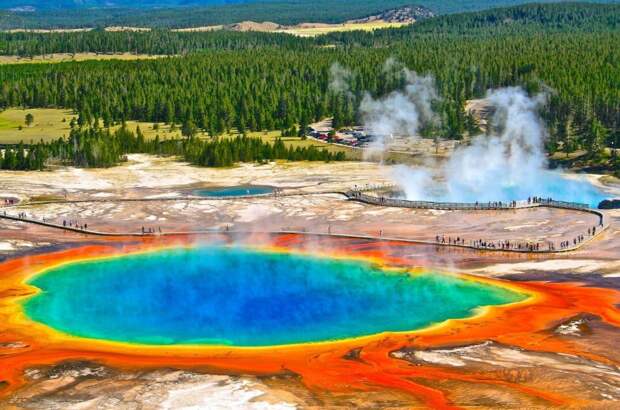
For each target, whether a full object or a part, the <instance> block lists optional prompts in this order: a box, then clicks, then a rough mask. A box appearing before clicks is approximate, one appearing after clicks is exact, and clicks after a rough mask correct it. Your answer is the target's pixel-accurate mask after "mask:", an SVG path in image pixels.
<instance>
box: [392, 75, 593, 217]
mask: <svg viewBox="0 0 620 410" xmlns="http://www.w3.org/2000/svg"><path fill="white" fill-rule="evenodd" d="M486 99H487V101H488V102H489V103H490V104H491V105H492V106H493V108H494V110H495V113H494V115H493V118H492V119H491V122H490V127H489V130H488V134H487V135H478V136H476V137H474V138H473V139H472V141H471V143H470V144H469V145H466V146H461V147H459V148H457V149H456V150H455V151H454V153H453V154H452V156H451V157H450V158H449V159H448V160H447V162H445V163H443V164H442V165H441V166H439V167H434V169H435V171H434V172H431V171H429V170H428V169H412V168H409V167H406V166H404V165H400V166H398V167H397V168H396V170H395V172H394V179H395V180H396V181H397V183H398V185H400V186H401V188H402V189H403V191H404V192H405V196H406V197H407V198H408V199H418V200H420V199H421V200H432V201H451V202H476V201H479V202H487V201H512V200H522V199H526V198H528V197H530V196H541V197H552V198H555V199H560V200H567V201H575V202H587V203H589V204H591V205H596V204H597V203H598V201H600V200H601V199H602V197H603V195H602V194H601V193H600V192H599V191H598V190H597V189H596V188H594V187H593V186H592V185H590V184H589V183H587V182H586V181H578V180H568V179H566V178H564V177H563V176H562V175H561V173H559V172H553V171H549V170H548V169H547V159H546V156H545V150H544V143H545V139H546V138H547V135H548V133H547V130H546V128H545V126H544V124H543V122H542V120H541V118H540V116H539V114H538V112H539V110H540V108H541V106H542V104H544V102H545V100H546V96H545V94H538V95H536V96H533V97H530V96H528V95H527V93H526V92H525V91H524V90H523V89H521V88H519V87H508V88H500V89H497V90H491V91H489V92H488V93H487V96H486Z"/></svg>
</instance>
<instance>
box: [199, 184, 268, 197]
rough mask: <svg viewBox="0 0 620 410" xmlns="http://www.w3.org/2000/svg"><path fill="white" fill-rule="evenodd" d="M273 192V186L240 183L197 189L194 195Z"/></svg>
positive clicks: (227, 195)
mask: <svg viewBox="0 0 620 410" xmlns="http://www.w3.org/2000/svg"><path fill="white" fill-rule="evenodd" d="M271 193H273V188H272V187H269V186H260V185H240V186H231V187H224V188H205V189H197V190H195V191H194V195H198V196H207V197H229V196H242V195H265V194H271Z"/></svg>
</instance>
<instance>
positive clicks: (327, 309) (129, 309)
mask: <svg viewBox="0 0 620 410" xmlns="http://www.w3.org/2000/svg"><path fill="white" fill-rule="evenodd" d="M30 284H32V285H34V286H36V287H38V288H40V289H41V290H42V292H40V293H39V294H37V295H35V296H34V297H32V298H30V299H28V300H27V301H26V302H25V303H24V309H25V312H26V314H27V315H28V316H29V317H30V318H32V319H33V320H35V321H38V322H42V323H44V324H46V325H48V326H50V327H52V328H55V329H57V330H60V331H63V332H66V333H69V334H73V335H77V336H82V337H88V338H96V339H105V340H115V341H125V342H133V343H145V344H189V343H198V344H226V345H236V346H267V345H281V344H291V343H300V342H316V341H324V340H333V339H343V338H349V337H355V336H363V335H371V334H375V333H380V332H383V331H405V330H413V329H419V328H423V327H426V326H428V325H430V324H433V323H437V322H441V321H444V320H446V319H448V318H462V317H467V316H470V315H472V313H473V310H474V309H475V308H477V307H478V306H482V305H498V304H504V303H508V302H514V301H518V300H522V299H524V298H525V296H524V295H521V294H517V293H514V292H512V291H509V290H507V289H503V288H498V287H494V286H489V285H485V284H481V283H476V282H473V281H467V280H463V279H459V278H456V277H452V276H447V275H441V274H437V273H430V272H429V273H426V274H420V275H408V274H405V273H404V272H386V271H384V270H381V269H379V268H377V267H375V266H373V265H370V264H368V263H364V262H359V261H351V260H336V259H329V258H319V257H311V256H302V255H295V254H279V253H271V252H261V251H255V250H249V249H242V248H223V247H197V248H190V249H185V248H183V249H173V250H165V251H158V252H154V253H147V254H140V255H126V256H122V257H118V258H112V259H103V260H99V261H90V262H78V263H72V264H68V265H64V266H61V267H58V268H54V269H51V270H49V271H47V272H45V273H43V274H41V275H38V276H36V277H35V278H33V279H32V280H31V281H30Z"/></svg>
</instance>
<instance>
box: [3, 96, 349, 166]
mask: <svg viewBox="0 0 620 410" xmlns="http://www.w3.org/2000/svg"><path fill="white" fill-rule="evenodd" d="M29 113H30V114H32V115H33V117H34V123H33V124H32V125H31V126H29V127H28V126H26V122H25V119H26V115H27V114H29ZM75 117H77V114H76V113H75V112H73V111H72V110H64V109H56V108H35V109H22V108H10V109H7V110H5V111H2V112H0V144H18V143H20V142H24V143H26V144H29V143H32V142H39V141H41V140H43V141H45V142H49V141H53V140H56V139H58V138H65V137H67V136H69V133H70V131H71V128H70V126H69V124H70V122H71V119H72V118H75ZM119 126H120V125H117V126H114V127H112V128H111V129H112V130H115V129H117V128H118V127H119ZM20 127H21V129H20ZM137 127H140V130H141V131H142V133H143V134H144V136H145V137H146V138H147V139H153V138H155V137H156V136H157V135H159V138H160V140H167V139H178V138H183V136H182V135H181V127H180V126H176V127H175V129H174V130H172V129H171V126H170V125H166V124H163V123H160V124H159V129H157V130H156V129H154V124H153V123H152V122H138V121H127V128H129V129H130V130H132V131H135V130H136V128H137ZM236 136H237V133H236V130H231V133H230V134H227V135H225V136H224V138H234V137H236ZM248 136H250V137H259V138H261V139H262V140H263V141H268V142H274V141H275V139H276V138H278V137H279V136H280V131H258V132H250V133H248ZM197 137H199V138H210V137H209V135H208V134H206V133H203V132H201V133H199V134H197ZM283 141H284V143H285V144H286V145H287V146H293V147H309V146H315V147H317V148H321V149H322V148H327V149H328V150H329V151H331V152H338V151H344V152H345V153H346V154H347V157H348V158H350V159H359V158H360V157H361V154H360V152H359V150H354V149H351V148H347V147H340V146H335V145H330V144H326V143H323V142H318V141H315V140H311V139H306V140H303V139H301V138H298V137H286V138H283Z"/></svg>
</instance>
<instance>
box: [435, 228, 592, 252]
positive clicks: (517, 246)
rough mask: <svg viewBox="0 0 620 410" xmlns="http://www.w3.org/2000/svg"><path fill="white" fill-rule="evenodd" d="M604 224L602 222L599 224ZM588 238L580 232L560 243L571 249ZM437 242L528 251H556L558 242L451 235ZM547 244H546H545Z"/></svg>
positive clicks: (590, 232)
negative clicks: (500, 239) (474, 238)
mask: <svg viewBox="0 0 620 410" xmlns="http://www.w3.org/2000/svg"><path fill="white" fill-rule="evenodd" d="M600 226H602V221H601V224H600V225H599V229H600ZM596 228H597V227H596V226H593V227H591V228H588V231H587V237H593V236H595V235H596V231H597V230H596ZM585 240H586V235H585V234H579V235H577V236H575V237H574V238H573V239H572V240H562V241H561V242H560V243H559V248H560V249H563V250H564V249H570V248H574V247H576V246H577V245H579V244H581V243H583V242H584V241H585ZM435 242H436V243H438V244H441V245H459V246H468V247H472V248H476V249H501V250H513V251H528V252H540V251H555V250H556V244H555V243H554V242H552V241H547V242H546V243H540V242H519V241H510V240H503V241H486V240H483V239H477V240H465V238H462V237H460V236H457V237H456V238H453V237H451V236H448V237H446V236H444V235H441V236H440V235H436V236H435ZM545 245H546V246H545Z"/></svg>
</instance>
